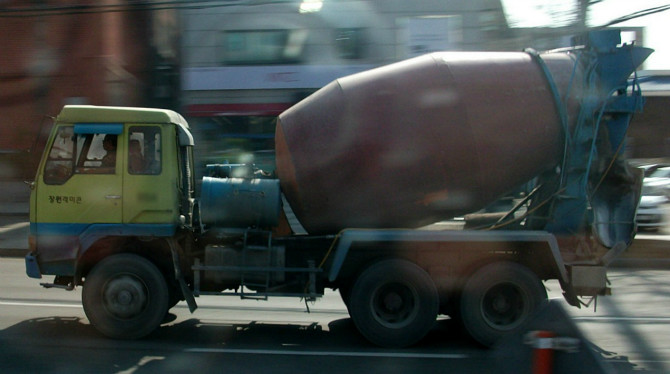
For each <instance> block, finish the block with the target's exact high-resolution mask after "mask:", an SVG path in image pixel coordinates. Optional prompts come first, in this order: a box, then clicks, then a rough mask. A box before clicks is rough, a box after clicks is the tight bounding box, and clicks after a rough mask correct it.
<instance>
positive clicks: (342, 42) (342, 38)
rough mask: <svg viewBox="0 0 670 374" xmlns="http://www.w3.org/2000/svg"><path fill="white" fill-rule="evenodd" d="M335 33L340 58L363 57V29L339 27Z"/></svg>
mask: <svg viewBox="0 0 670 374" xmlns="http://www.w3.org/2000/svg"><path fill="white" fill-rule="evenodd" d="M335 33H336V34H335V47H336V48H337V52H338V55H339V57H340V58H344V59H352V60H353V59H359V58H362V57H363V42H364V30H363V29H360V28H353V29H337V30H336V31H335Z"/></svg>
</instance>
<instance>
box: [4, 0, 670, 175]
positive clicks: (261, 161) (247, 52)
mask: <svg viewBox="0 0 670 374" xmlns="http://www.w3.org/2000/svg"><path fill="white" fill-rule="evenodd" d="M575 3H576V4H579V6H578V7H576V8H575V9H574V12H573V13H571V14H568V15H565V14H562V15H561V17H562V18H561V19H563V21H562V22H560V24H557V25H553V26H556V27H541V28H538V27H533V28H520V27H510V24H509V21H508V20H509V14H507V13H506V8H505V6H504V5H505V4H504V1H501V0H452V1H446V0H414V1H406V0H323V1H319V0H227V1H226V0H221V1H198V0H190V1H137V0H135V1H132V0H103V1H91V0H69V1H68V0H32V1H11V0H5V1H2V2H0V18H1V19H0V42H1V43H2V44H1V45H3V46H4V47H5V49H4V52H5V53H4V55H3V58H2V59H0V87H2V89H1V90H0V108H1V109H0V113H2V116H0V136H1V138H0V158H1V159H0V165H1V167H0V178H1V179H17V180H18V179H32V177H33V176H34V173H35V169H34V168H35V165H36V162H37V161H38V160H37V158H39V156H40V154H41V150H42V147H43V144H44V141H45V140H46V139H45V135H46V134H47V133H48V131H49V128H50V125H51V120H49V119H48V118H47V117H46V116H53V115H56V114H57V113H58V112H59V110H60V108H61V107H62V106H63V105H65V104H70V103H78V104H94V105H128V106H150V107H160V108H168V109H174V110H177V111H179V112H181V113H182V114H184V115H185V116H186V117H187V119H188V120H189V123H190V124H191V126H192V128H193V130H194V134H195V136H196V143H197V144H198V146H197V147H196V151H197V152H196V155H197V156H198V160H199V163H200V164H203V163H206V162H221V161H226V160H227V161H230V162H240V161H244V162H254V163H256V164H257V165H259V166H261V167H263V168H271V167H272V162H273V151H272V149H273V135H274V121H275V119H276V116H277V115H278V114H279V113H281V112H282V111H283V110H285V109H287V108H288V107H290V106H291V105H293V104H294V103H296V102H297V101H299V100H301V99H302V98H304V97H305V96H307V95H309V94H310V93H312V92H314V91H315V90H317V89H318V88H320V87H322V86H323V85H325V84H326V83H328V82H330V81H332V80H333V79H336V78H338V77H340V76H344V75H348V74H351V73H355V72H358V71H362V70H366V69H369V68H372V67H376V66H380V65H384V64H388V63H392V62H395V61H399V60H403V59H406V58H409V57H413V56H416V55H419V54H423V53H427V52H432V51H442V50H451V51H468V50H488V51H494V50H495V51H510V50H511V51H519V50H522V49H523V48H525V47H532V48H535V49H538V50H544V49H554V48H559V47H565V46H568V45H569V44H570V37H571V36H572V35H574V34H575V33H576V32H580V31H583V30H584V29H585V28H586V23H585V18H584V14H585V9H586V7H587V6H588V4H589V1H588V0H579V1H576V2H575ZM644 32H645V30H644V29H643V28H631V29H627V30H626V33H625V39H626V40H635V41H636V42H637V43H639V44H643V45H644ZM643 78H644V79H643V81H642V84H643V86H644V87H643V89H647V88H649V89H650V90H649V91H648V93H646V94H647V95H648V96H649V97H650V99H648V107H647V108H646V109H645V113H643V114H641V115H638V116H636V118H635V121H634V124H633V129H632V130H631V139H630V141H629V152H630V153H631V156H633V157H645V158H663V157H667V156H670V132H669V131H668V129H670V126H668V125H670V124H669V123H668V121H670V120H668V116H667V114H666V113H667V111H668V107H669V106H668V105H667V104H668V99H669V97H670V96H669V95H668V75H667V74H665V73H663V72H653V73H646V75H644V77H643Z"/></svg>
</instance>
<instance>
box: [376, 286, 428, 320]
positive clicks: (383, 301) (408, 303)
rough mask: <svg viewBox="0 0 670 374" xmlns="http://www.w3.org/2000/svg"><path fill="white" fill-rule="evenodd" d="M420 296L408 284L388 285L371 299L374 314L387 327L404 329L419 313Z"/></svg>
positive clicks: (382, 287)
mask: <svg viewBox="0 0 670 374" xmlns="http://www.w3.org/2000/svg"><path fill="white" fill-rule="evenodd" d="M417 300H418V294H417V292H416V291H415V290H414V289H413V288H411V287H409V286H408V285H406V284H402V283H388V284H385V285H382V286H380V287H378V288H377V289H376V290H375V292H374V293H373V297H372V299H371V302H372V308H371V310H372V313H373V316H374V318H375V320H376V321H377V322H379V323H380V324H382V325H383V326H385V327H390V328H402V327H405V326H407V325H409V324H410V323H411V322H412V321H413V320H414V318H415V317H416V315H417V313H418V307H419V305H418V302H417Z"/></svg>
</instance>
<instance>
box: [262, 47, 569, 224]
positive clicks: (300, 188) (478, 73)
mask: <svg viewBox="0 0 670 374" xmlns="http://www.w3.org/2000/svg"><path fill="white" fill-rule="evenodd" d="M543 59H544V61H545V63H546V65H547V66H548V68H549V70H550V71H551V74H552V76H553V80H554V82H555V84H556V86H557V87H558V90H559V92H560V93H561V96H562V97H565V95H564V94H565V90H566V89H567V88H568V87H569V86H570V84H569V81H570V79H571V76H572V74H573V69H574V64H575V62H574V60H573V58H572V57H571V56H569V55H567V54H548V55H543ZM577 75H579V71H578V70H577ZM573 78H574V77H573ZM574 81H575V82H580V80H579V79H577V78H575V80H574ZM573 86H574V85H573ZM573 90H575V88H574V87H573ZM572 94H573V95H575V94H576V93H575V92H573V93H572ZM575 98H576V97H575ZM574 109H576V108H573V107H571V106H570V105H569V109H568V113H574ZM563 139H564V133H563V128H562V124H561V122H560V119H559V115H558V111H557V106H556V103H555V101H554V98H553V95H552V92H551V89H550V86H549V83H548V80H547V77H546V75H545V74H544V72H543V71H542V69H541V67H540V66H539V65H538V63H537V62H536V61H534V60H533V59H532V58H531V56H530V55H528V54H526V53H522V52H519V53H514V52H512V53H507V52H505V53H496V52H476V53H473V52H453V53H451V52H449V53H433V54H430V55H425V56H421V57H417V58H414V59H410V60H407V61H403V62H399V63H395V64H392V65H388V66H385V67H381V68H377V69H373V70H370V71H367V72H363V73H359V74H355V75H352V76H348V77H345V78H341V79H338V80H336V81H334V82H331V83H330V84H328V85H327V86H325V87H324V88H322V89H321V90H319V91H317V92H316V93H314V94H313V95H311V96H310V97H308V98H306V99H305V100H303V101H301V102H299V103H298V104H296V105H295V106H293V107H292V108H290V109H289V110H287V111H285V112H284V113H282V114H281V115H280V117H279V120H278V122H277V127H276V134H275V142H276V152H277V155H276V156H277V173H278V175H279V178H280V180H281V187H282V190H283V191H284V193H285V195H286V197H287V200H288V201H289V202H290V204H291V207H292V208H293V210H294V212H295V213H296V215H297V217H298V219H299V220H300V222H301V223H302V225H303V226H304V227H305V229H306V230H307V231H308V232H310V233H312V234H325V233H335V232H338V231H339V230H342V229H344V228H350V227H358V228H365V227H371V228H372V227H374V228H384V227H386V228H397V227H405V228H413V227H420V226H423V225H426V224H430V223H433V222H436V221H438V220H443V219H447V218H450V217H453V216H456V215H460V214H463V213H467V212H472V211H475V210H478V209H481V208H483V207H485V206H486V205H487V204H489V203H491V202H492V201H494V200H495V199H496V198H498V197H500V196H501V195H503V194H505V193H507V192H509V191H511V190H512V189H514V188H515V187H517V186H519V185H521V184H522V183H525V182H527V181H528V180H530V179H531V178H532V177H534V176H536V175H537V174H538V173H540V172H543V171H545V170H547V169H550V168H552V167H554V166H556V165H557V163H558V162H559V160H560V158H561V155H562V151H563Z"/></svg>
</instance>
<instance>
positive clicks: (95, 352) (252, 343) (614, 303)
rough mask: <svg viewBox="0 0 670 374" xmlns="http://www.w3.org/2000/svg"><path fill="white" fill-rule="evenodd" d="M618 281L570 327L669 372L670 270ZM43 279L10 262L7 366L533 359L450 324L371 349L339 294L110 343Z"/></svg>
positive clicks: (620, 276)
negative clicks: (414, 339) (407, 341)
mask: <svg viewBox="0 0 670 374" xmlns="http://www.w3.org/2000/svg"><path fill="white" fill-rule="evenodd" d="M610 279H611V281H612V287H613V290H614V295H613V296H611V297H607V298H601V299H599V300H598V305H597V311H596V312H594V311H593V308H592V307H591V308H589V309H581V310H578V309H575V308H571V307H569V308H565V311H567V312H568V313H569V315H570V320H568V321H567V322H566V323H565V325H575V327H576V328H577V329H578V330H579V331H580V333H581V334H583V335H584V342H585V344H592V346H591V348H590V350H591V351H590V354H591V355H593V356H596V357H597V358H598V360H599V361H600V364H601V365H602V366H601V367H603V368H610V369H612V370H613V372H616V373H632V372H635V373H638V372H645V373H646V372H649V373H663V372H670V323H669V322H670V310H668V308H667V305H668V302H670V271H665V270H641V269H638V270H630V269H615V270H612V271H610ZM49 281H50V279H49ZM38 283H39V281H38V280H34V279H30V278H27V277H26V276H25V273H24V267H23V261H22V260H21V259H17V258H2V259H0V284H1V285H2V286H0V287H1V288H0V290H1V291H0V347H1V349H0V372H2V373H24V372H32V373H92V372H95V373H155V372H161V373H164V372H165V373H171V372H202V373H209V372H224V371H225V372H228V373H313V372H319V373H324V374H327V373H342V372H348V373H384V374H388V373H418V372H423V373H498V372H520V371H522V370H523V369H524V368H527V367H530V365H531V364H530V356H527V355H525V353H524V352H526V351H527V350H529V348H527V347H526V346H524V345H523V343H518V345H515V344H514V343H515V342H516V341H512V343H511V344H505V346H504V347H502V348H499V349H497V350H486V349H482V348H481V347H479V346H477V345H476V344H475V343H473V342H472V341H471V340H469V338H468V337H467V336H465V335H464V334H463V333H461V332H460V331H459V329H458V327H457V325H456V324H455V322H453V321H451V320H448V319H444V320H441V321H439V322H438V323H437V324H436V327H435V329H433V331H432V332H431V333H430V334H429V336H428V337H427V338H426V339H424V340H423V341H422V342H421V343H420V344H419V345H417V346H415V347H412V348H409V349H401V350H389V349H381V348H378V347H375V346H372V345H370V344H369V343H367V341H365V340H364V339H363V338H362V337H361V336H360V335H359V334H358V333H357V332H356V330H355V329H354V327H353V325H352V323H351V320H350V319H349V317H348V315H347V312H346V309H345V307H344V305H343V304H342V302H341V301H340V298H339V295H338V294H337V293H328V294H327V295H326V296H325V297H323V298H322V299H321V300H320V301H317V302H316V303H315V304H310V313H307V310H306V307H305V305H304V303H302V302H301V301H300V300H298V299H294V298H290V299H279V298H278V299H271V300H270V301H251V300H239V299H237V298H221V297H219V298H217V297H203V298H199V299H198V304H199V306H200V307H199V309H198V310H197V311H196V312H195V313H194V314H190V313H189V311H188V309H187V308H186V306H185V305H184V304H183V303H180V304H178V305H177V306H176V307H175V308H173V309H172V316H171V319H170V320H169V321H166V323H165V324H164V325H163V326H162V327H161V328H160V329H159V330H158V331H156V332H155V333H154V334H152V335H150V336H149V337H147V338H145V339H142V340H137V341H119V340H110V339H106V338H103V337H101V336H100V335H99V334H98V333H97V332H96V331H95V329H93V328H92V327H91V326H90V325H89V324H88V321H87V319H86V317H85V315H84V312H83V309H82V307H81V303H80V296H81V290H75V291H72V292H68V291H63V290H55V289H52V290H46V289H43V288H41V287H40V286H39V285H38ZM548 287H549V294H550V298H556V301H553V302H552V303H553V304H559V305H564V302H562V301H561V298H560V288H559V287H558V285H556V284H548ZM561 310H563V308H561ZM510 349H511V350H512V352H513V353H512V356H509V355H507V356H506V354H508V353H509V350H510ZM505 350H507V352H505ZM501 351H502V352H503V354H501ZM517 353H518V354H517ZM509 357H512V358H509ZM562 357H564V358H565V357H574V358H570V360H571V361H572V364H573V365H576V366H573V368H572V369H570V370H569V371H563V372H590V373H591V374H593V373H595V372H594V371H593V370H591V369H589V368H588V367H587V366H586V365H585V364H583V363H582V362H583V361H582V360H583V359H582V358H580V357H579V356H577V355H574V356H570V354H567V353H566V354H563V356H562ZM574 368H581V369H584V370H580V369H577V371H575V369H574ZM557 372H559V371H557Z"/></svg>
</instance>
